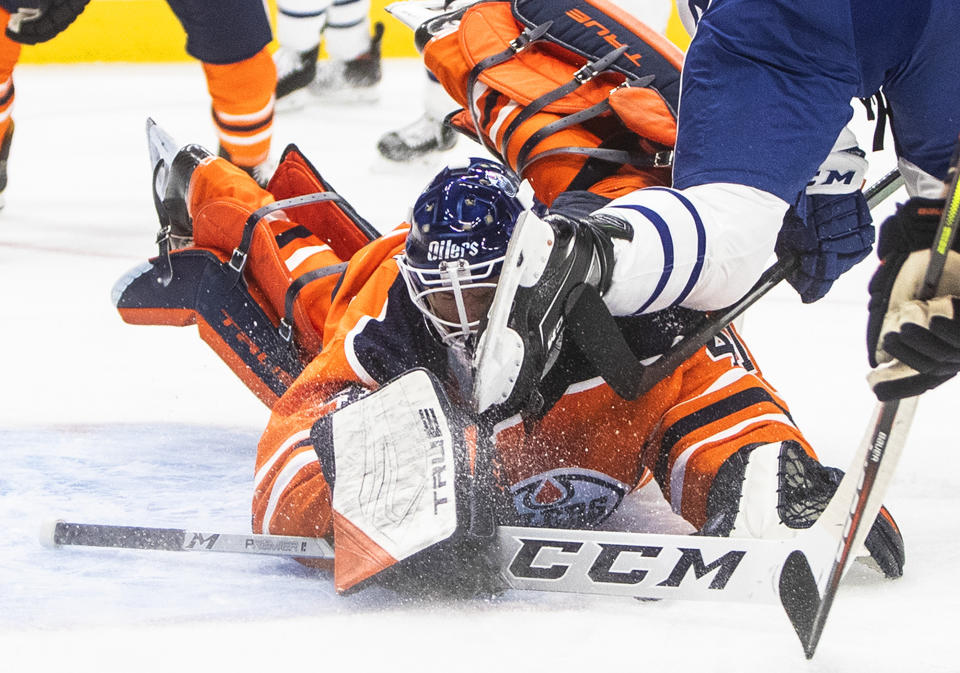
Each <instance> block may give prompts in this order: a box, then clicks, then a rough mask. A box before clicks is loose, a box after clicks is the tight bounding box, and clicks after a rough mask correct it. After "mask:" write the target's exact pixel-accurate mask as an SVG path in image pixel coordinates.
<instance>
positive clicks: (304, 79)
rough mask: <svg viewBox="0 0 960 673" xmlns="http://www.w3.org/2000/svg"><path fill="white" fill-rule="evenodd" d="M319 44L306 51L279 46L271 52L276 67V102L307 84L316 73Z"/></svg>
mask: <svg viewBox="0 0 960 673" xmlns="http://www.w3.org/2000/svg"><path fill="white" fill-rule="evenodd" d="M319 53H320V46H319V45H317V46H316V47H314V48H313V49H309V50H307V51H294V50H293V49H288V48H286V47H280V48H279V49H277V51H276V52H274V54H273V62H274V64H275V65H276V67H277V88H276V98H277V104H278V107H279V103H280V101H281V100H283V99H285V98H287V97H288V96H289V95H290V94H292V93H293V92H295V91H299V90H300V89H303V88H304V87H306V86H308V85H309V84H310V82H312V81H313V78H314V77H316V75H317V56H318V55H319Z"/></svg>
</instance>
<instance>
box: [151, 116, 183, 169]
mask: <svg viewBox="0 0 960 673" xmlns="http://www.w3.org/2000/svg"><path fill="white" fill-rule="evenodd" d="M147 150H148V151H149V153H150V166H151V168H153V167H155V166H156V165H157V164H158V163H160V162H161V161H162V162H163V163H164V164H165V165H166V166H168V167H169V166H170V164H171V163H173V158H174V157H175V156H176V155H177V152H179V151H180V145H178V144H177V141H176V140H174V138H173V136H171V135H170V134H169V133H167V132H166V131H164V130H163V129H162V128H161V127H160V125H159V124H157V122H155V121H154V120H153V118H152V117H147Z"/></svg>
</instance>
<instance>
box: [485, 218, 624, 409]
mask: <svg viewBox="0 0 960 673" xmlns="http://www.w3.org/2000/svg"><path fill="white" fill-rule="evenodd" d="M594 219H595V220H596V221H594V222H592V221H591V220H594ZM627 236H628V234H627V233H626V232H625V231H624V230H623V229H622V227H621V228H620V230H619V231H617V230H616V229H614V228H613V227H607V226H606V225H605V223H604V222H603V221H601V220H599V219H596V218H591V217H588V218H585V219H584V220H582V221H577V220H573V219H570V218H567V217H564V216H559V215H550V216H548V217H547V218H546V219H545V220H543V219H540V218H539V217H537V216H536V215H535V214H534V213H533V212H532V211H525V212H524V213H522V214H521V215H520V218H519V219H518V220H517V225H516V228H515V229H514V232H513V235H512V236H511V238H510V244H509V246H507V253H506V256H505V258H504V261H503V270H502V271H501V274H500V280H499V281H498V283H497V291H496V294H495V295H494V298H493V303H492V304H491V306H490V311H489V312H488V314H487V324H486V326H485V328H484V330H483V332H482V334H481V336H480V340H479V342H478V344H477V350H476V352H475V354H474V360H473V364H474V369H475V370H476V378H475V381H474V398H475V403H476V406H477V411H478V412H484V411H486V410H487V409H490V408H491V407H493V406H495V405H500V407H501V408H502V409H503V410H505V411H506V412H507V413H516V412H518V411H530V412H532V413H536V412H537V411H539V409H536V408H535V407H536V406H538V405H537V401H536V399H533V398H535V397H536V396H534V395H532V394H533V392H534V390H535V387H536V385H537V382H538V381H539V380H540V379H541V378H542V376H543V375H544V373H545V372H546V371H547V369H548V365H549V364H550V361H551V358H552V356H553V355H555V353H556V352H557V351H559V348H560V345H561V342H560V337H561V334H562V331H563V327H564V322H565V316H566V312H567V306H566V300H567V297H568V296H569V295H570V293H571V291H572V290H573V289H574V288H575V287H577V286H578V285H580V284H582V283H587V284H589V285H592V286H593V287H596V288H597V289H598V290H599V291H600V293H601V294H602V293H603V292H605V291H606V289H607V288H608V287H609V284H610V274H611V272H612V267H613V263H612V260H613V246H612V242H611V239H612V238H613V237H627Z"/></svg>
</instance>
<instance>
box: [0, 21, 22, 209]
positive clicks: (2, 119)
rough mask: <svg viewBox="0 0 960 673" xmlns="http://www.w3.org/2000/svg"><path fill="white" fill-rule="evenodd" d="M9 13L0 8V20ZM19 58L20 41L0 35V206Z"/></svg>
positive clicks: (11, 126)
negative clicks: (14, 73) (14, 70)
mask: <svg viewBox="0 0 960 673" xmlns="http://www.w3.org/2000/svg"><path fill="white" fill-rule="evenodd" d="M9 18H10V15H9V14H8V13H7V12H5V11H3V10H0V21H3V25H7V20H8V19H9ZM19 58H20V43H19V42H14V41H13V40H11V39H10V38H8V37H6V36H5V35H0V208H2V207H3V206H4V204H5V201H4V197H3V192H4V190H5V189H6V188H7V158H8V157H9V156H10V144H11V141H12V140H13V117H12V116H11V111H12V108H13V98H14V89H13V68H14V66H16V64H17V60H18V59H19Z"/></svg>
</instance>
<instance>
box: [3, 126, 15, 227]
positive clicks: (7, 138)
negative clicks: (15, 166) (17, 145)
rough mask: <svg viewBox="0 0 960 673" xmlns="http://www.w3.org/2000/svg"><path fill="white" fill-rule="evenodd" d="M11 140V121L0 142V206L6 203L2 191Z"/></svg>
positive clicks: (4, 187) (5, 182)
mask: <svg viewBox="0 0 960 673" xmlns="http://www.w3.org/2000/svg"><path fill="white" fill-rule="evenodd" d="M12 142H13V122H12V121H11V122H10V126H8V127H7V132H6V133H4V134H3V142H0V208H3V207H4V206H5V205H7V202H6V200H5V199H4V198H3V192H4V190H5V189H6V188H7V158H8V157H9V156H10V144H11V143H12Z"/></svg>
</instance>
